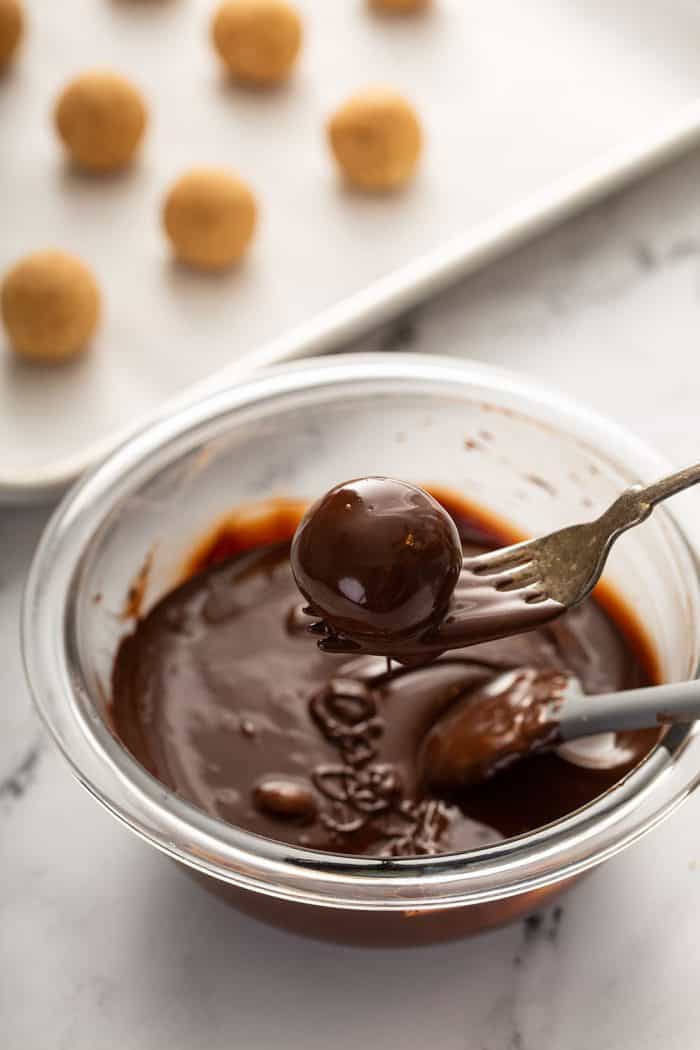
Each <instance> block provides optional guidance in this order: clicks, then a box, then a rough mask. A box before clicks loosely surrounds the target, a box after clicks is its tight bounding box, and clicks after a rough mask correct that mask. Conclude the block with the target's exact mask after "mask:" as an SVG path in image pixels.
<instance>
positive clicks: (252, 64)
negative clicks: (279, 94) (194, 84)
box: [212, 0, 302, 86]
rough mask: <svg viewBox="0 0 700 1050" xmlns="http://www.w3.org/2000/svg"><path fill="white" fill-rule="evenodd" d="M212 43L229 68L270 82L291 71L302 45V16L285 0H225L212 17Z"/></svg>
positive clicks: (241, 75)
mask: <svg viewBox="0 0 700 1050" xmlns="http://www.w3.org/2000/svg"><path fill="white" fill-rule="evenodd" d="M212 37H213V40H214V46H215V47H216V50H217V51H218V52H219V55H220V56H221V58H222V59H223V61H224V62H225V63H226V66H227V67H228V69H229V71H230V72H231V73H232V74H233V75H234V76H235V77H237V78H238V79H239V80H242V81H244V82H245V83H248V84H256V85H263V86H264V85H269V84H277V83H279V82H280V81H282V80H284V79H285V78H286V77H288V76H289V74H290V73H291V71H292V67H293V65H294V63H295V61H296V58H297V55H298V54H299V50H300V48H301V38H302V26H301V19H300V17H299V15H298V14H297V12H296V11H295V9H294V8H293V7H292V6H291V5H290V4H288V3H285V0H226V3H223V4H222V5H221V7H219V9H218V11H217V12H216V14H215V15H214V19H213V21H212Z"/></svg>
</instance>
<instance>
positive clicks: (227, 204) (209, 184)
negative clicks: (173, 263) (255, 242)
mask: <svg viewBox="0 0 700 1050" xmlns="http://www.w3.org/2000/svg"><path fill="white" fill-rule="evenodd" d="M257 214H258V209H257V204H256V202H255V197H254V196H253V194H252V192H251V190H250V189H249V188H248V187H247V186H246V184H245V183H244V182H242V181H241V179H239V178H238V176H236V175H234V174H233V173H232V172H228V171H223V170H221V169H218V168H196V169H194V170H193V171H189V172H187V174H185V175H182V176H181V177H180V178H179V179H178V180H177V182H176V183H175V184H174V185H173V186H172V188H171V189H170V191H169V193H168V195H167V197H166V198H165V206H164V209H163V223H164V225H165V229H166V232H167V234H168V237H169V238H170V241H171V243H172V246H173V249H174V251H175V254H176V256H177V257H178V259H181V260H182V261H183V262H186V263H189V265H190V266H195V267H197V268H198V269H201V270H222V269H224V268H225V267H227V266H231V265H232V264H233V263H235V262H238V260H239V259H240V258H241V256H242V255H243V254H244V253H245V250H246V248H247V247H248V245H249V244H250V240H251V238H252V236H253V232H254V230H255V224H256V221H257Z"/></svg>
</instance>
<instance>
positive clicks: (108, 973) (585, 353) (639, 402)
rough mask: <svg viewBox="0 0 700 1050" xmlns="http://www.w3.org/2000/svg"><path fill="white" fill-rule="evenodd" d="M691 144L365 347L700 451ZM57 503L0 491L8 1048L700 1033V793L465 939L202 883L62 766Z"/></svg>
mask: <svg viewBox="0 0 700 1050" xmlns="http://www.w3.org/2000/svg"><path fill="white" fill-rule="evenodd" d="M699 327H700V152H696V153H694V154H691V155H690V156H688V157H686V158H684V159H682V160H680V161H678V162H676V163H675V164H673V165H671V166H669V167H668V168H667V169H666V170H664V171H662V172H660V173H658V174H656V175H655V176H653V177H650V178H648V179H647V180H645V181H644V182H643V183H641V184H640V185H638V186H636V187H634V188H632V189H630V190H628V191H626V192H624V193H622V194H618V195H617V196H616V197H615V198H613V199H612V200H611V201H608V202H607V203H605V204H603V205H601V206H599V207H597V208H595V209H593V210H591V211H589V212H588V213H587V214H585V215H583V216H581V217H579V218H577V219H575V220H573V221H571V222H569V223H567V224H566V225H564V226H562V227H560V228H559V229H557V230H555V231H553V232H552V233H550V234H548V235H546V236H543V237H540V238H539V239H538V240H537V241H535V242H534V243H532V244H530V245H528V246H526V247H524V248H523V249H521V250H520V251H518V252H517V253H515V254H514V255H512V256H511V257H509V258H508V259H505V260H502V261H500V262H497V263H494V264H492V265H491V266H489V267H488V268H486V269H485V270H483V271H481V272H480V273H478V274H475V275H474V276H473V277H472V278H471V279H469V280H467V281H466V282H464V283H463V284H462V285H460V286H459V287H457V288H455V289H453V290H452V291H450V292H448V293H446V294H445V295H443V296H442V297H441V298H440V299H439V300H437V301H436V302H434V303H432V304H430V305H429V306H426V307H424V308H422V309H421V310H419V311H416V312H415V313H414V314H412V315H411V317H410V318H407V319H406V318H404V319H401V320H400V321H398V322H396V323H395V324H393V325H391V326H387V327H386V328H385V329H384V330H383V331H382V332H379V333H377V335H376V336H374V337H372V338H371V339H369V340H366V341H365V342H364V343H363V344H362V348H378V347H381V348H382V349H385V350H404V349H418V350H423V351H427V352H430V351H435V352H441V353H446V352H449V353H453V354H461V355H464V356H471V357H474V358H477V359H479V360H484V361H490V362H493V363H496V364H498V365H501V366H504V367H509V368H515V369H519V370H522V371H525V372H528V373H529V374H531V375H533V376H535V377H538V378H540V379H542V380H543V381H546V382H548V383H550V384H553V385H557V386H559V387H560V388H562V389H564V390H565V391H568V392H569V393H572V394H574V395H576V396H578V397H580V398H581V399H582V400H584V401H587V402H590V403H591V404H593V405H594V406H596V407H598V408H599V409H601V410H602V411H604V412H607V413H609V414H612V415H614V416H616V417H617V418H618V419H620V420H621V421H622V422H623V423H625V424H627V425H629V426H631V427H632V428H633V429H635V430H637V431H638V432H639V433H640V434H641V435H642V436H644V437H645V438H647V439H648V440H649V441H651V442H652V443H654V444H655V445H656V446H657V447H658V448H659V450H660V451H661V452H663V453H665V454H666V455H667V456H668V457H669V458H670V459H671V460H672V461H673V462H674V463H677V464H679V465H680V464H681V463H683V462H686V461H688V460H692V459H697V458H699V457H698V447H700V442H699V439H698V412H697V405H698V402H699V400H700V368H699V366H698V360H699V358H698V338H697V333H698V329H699ZM47 513H48V512H47V511H41V510H31V511H5V512H3V513H1V514H0V638H1V639H2V643H1V644H2V659H0V697H1V698H2V699H1V701H0V702H1V703H2V711H3V714H2V723H1V724H2V730H3V731H2V733H0V842H1V843H2V856H3V862H2V866H1V867H0V931H2V933H1V934H0V1046H1V1047H2V1050H114V1047H119V1048H120V1050H165V1048H167V1050H192V1048H193V1047H199V1046H203V1047H206V1048H207V1050H224V1048H226V1050H230V1048H231V1047H232V1046H235V1047H240V1048H245V1050H279V1048H280V1047H285V1048H291V1050H296V1048H299V1050H301V1048H303V1050H328V1047H329V1046H332V1047H334V1048H337V1050H358V1048H361V1047H363V1046H371V1047H372V1048H373V1050H395V1048H396V1047H397V1046H400V1047H401V1048H402V1050H424V1048H425V1047H426V1046H433V1047H436V1048H439V1050H590V1048H591V1047H595V1048H596V1050H651V1048H654V1050H657V1048H658V1047H663V1048H664V1050H692V1048H693V1047H695V1046H697V1045H698V1032H699V1031H700V999H699V998H698V996H697V995H696V993H695V985H696V978H697V976H698V967H699V966H700V962H699V961H698V951H697V940H698V936H700V838H699V836H698V832H697V827H698V817H699V816H700V796H698V797H695V798H692V799H691V800H690V801H689V802H688V803H687V804H686V805H685V806H684V807H683V808H682V809H681V810H680V811H679V812H678V813H677V814H676V815H675V816H674V817H673V818H671V819H670V820H669V821H667V822H666V823H665V824H664V825H663V826H662V827H660V828H659V829H657V830H656V831H655V832H654V833H653V834H651V835H649V836H648V837H647V838H646V839H645V840H644V841H643V842H642V843H640V844H639V845H637V846H636V847H634V848H633V849H630V850H628V851H627V852H625V853H624V854H623V855H622V856H620V857H619V858H617V859H615V860H614V861H611V862H610V863H608V864H607V865H606V866H605V867H603V868H601V869H599V870H598V871H597V872H595V873H594V874H592V875H590V876H589V877H587V878H586V879H584V880H583V881H582V882H581V883H580V884H579V885H578V886H577V887H576V888H575V889H574V890H573V891H572V892H570V893H569V894H568V895H567V896H565V897H564V898H562V900H561V902H560V903H558V904H557V905H555V906H554V907H551V908H548V909H547V910H546V911H543V912H542V913H541V914H538V915H535V916H532V917H530V918H529V919H528V920H526V921H525V922H524V923H518V924H515V925H512V926H510V927H507V928H505V929H501V930H496V931H494V932H492V933H489V934H484V935H481V936H479V937H476V938H474V939H473V940H471V941H468V942H463V943H457V944H449V945H443V946H439V947H434V948H426V949H421V950H412V951H390V952H372V951H366V950H360V949H348V948H339V947H334V946H332V945H324V944H314V943H312V942H305V941H303V940H301V939H298V938H296V937H293V936H290V935H286V934H283V933H279V932H276V931H274V930H272V929H268V928H266V927H264V926H262V925H259V924H257V923H255V922H253V921H252V920H249V919H246V918H244V917H242V916H240V915H238V914H236V913H235V912H233V911H232V910H230V909H228V908H227V907H226V906H225V905H223V904H222V903H221V902H220V901H218V900H216V899H214V898H212V897H210V896H209V895H208V894H206V893H205V892H204V891H203V890H201V889H200V888H199V887H197V886H195V885H194V884H193V883H192V882H191V880H190V879H189V878H188V877H187V876H186V875H185V874H184V873H183V872H181V871H179V870H178V869H176V868H175V866H174V865H172V864H168V863H166V862H165V861H164V859H163V858H162V857H161V856H160V855H158V854H157V853H156V852H155V851H154V850H152V849H150V848H149V847H148V846H146V845H145V844H144V843H142V842H141V841H140V840H138V839H137V838H135V837H134V836H132V835H130V834H129V833H128V832H127V831H126V830H125V829H124V828H122V827H121V826H120V825H119V824H117V822H116V821H115V820H114V819H113V818H112V817H111V816H110V815H109V814H108V813H106V812H105V811H103V810H102V809H101V808H100V807H99V806H98V805H97V804H96V803H95V802H94V800H93V799H91V798H90V797H89V796H88V794H87V793H86V792H84V791H83V790H82V789H81V788H80V787H79V786H78V784H77V783H76V782H75V780H74V779H73V778H72V777H71V775H70V773H69V772H68V770H67V767H66V766H65V764H64V763H63V761H62V760H61V758H60V756H59V755H58V754H57V752H56V749H55V748H54V747H53V746H49V744H48V742H47V741H46V740H45V738H44V736H43V734H42V731H41V730H40V728H39V726H38V721H37V719H36V716H35V715H34V713H33V711H32V709H31V706H30V703H29V698H28V695H27V689H26V686H25V684H24V678H23V673H22V668H21V661H20V656H19V638H18V627H17V623H18V615H19V605H20V596H21V589H22V585H23V581H24V577H25V575H26V570H27V567H28V564H29V559H30V556H31V552H32V550H33V548H34V546H35V544H36V541H37V538H38V535H39V532H40V529H41V527H42V525H43V522H44V520H45V518H46V516H47Z"/></svg>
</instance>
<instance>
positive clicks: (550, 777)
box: [113, 501, 658, 856]
mask: <svg viewBox="0 0 700 1050" xmlns="http://www.w3.org/2000/svg"><path fill="white" fill-rule="evenodd" d="M448 509H449V511H450V513H451V515H452V517H453V519H454V520H455V521H456V524H457V527H458V529H459V533H460V535H461V537H462V539H463V542H464V544H465V553H467V554H475V553H478V551H479V550H484V549H489V548H492V547H494V546H498V545H501V544H503V543H504V542H508V541H509V539H510V537H507V536H503V535H501V534H499V533H498V531H497V530H495V529H490V530H489V529H486V530H485V529H484V528H482V527H481V525H480V523H479V521H478V520H476V519H474V518H472V517H469V516H468V515H467V513H466V512H465V510H464V508H462V507H461V506H460V504H459V503H458V502H456V501H454V502H450V504H449V506H448ZM287 510H288V508H287ZM299 516H300V515H299ZM299 516H297V517H296V518H295V517H294V515H293V514H291V512H289V513H287V512H286V516H285V524H284V528H283V529H282V527H281V525H280V517H279V513H278V510H274V512H272V511H271V516H270V519H269V521H267V522H266V519H265V517H264V516H260V515H259V516H258V517H257V518H256V519H255V520H256V526H255V528H251V524H250V520H247V521H246V525H245V528H246V530H247V531H246V539H245V543H243V541H242V539H241V536H242V532H241V529H240V528H238V527H237V526H235V525H231V526H230V527H229V529H228V531H227V530H223V531H220V532H218V533H217V535H216V536H215V537H214V539H213V540H212V541H211V543H210V544H209V545H208V548H207V551H205V552H204V554H203V555H202V556H201V557H200V558H199V560H198V562H197V568H198V569H199V571H197V572H196V573H195V575H194V576H192V578H190V579H188V580H187V581H186V582H185V583H184V584H182V585H181V586H179V587H177V588H176V589H175V590H174V591H172V593H170V594H169V595H167V596H166V597H165V598H164V599H163V600H162V601H160V602H159V603H158V604H157V605H156V606H155V607H154V608H153V609H152V610H151V611H150V612H149V613H148V614H147V615H146V616H145V617H144V618H143V619H142V620H141V621H140V622H139V623H138V624H137V625H136V627H135V629H134V631H133V633H132V634H131V635H129V636H128V637H127V638H125V639H124V641H123V642H122V645H121V647H120V649H119V652H118V654H117V657H116V660H115V665H114V674H113V717H114V724H115V728H116V731H117V733H118V734H119V736H120V738H121V739H122V741H123V742H124V744H125V745H126V746H127V747H128V748H129V749H130V750H131V751H132V753H133V754H134V755H135V757H136V758H137V759H138V760H139V761H140V762H141V763H142V764H143V765H144V766H145V767H146V768H147V769H148V770H150V772H152V773H153V774H154V775H155V776H156V777H158V779H159V780H161V781H162V782H163V783H164V784H166V785H167V786H168V787H169V788H171V789H172V790H174V791H176V792H177V793H178V794H179V795H181V796H182V797H183V798H186V799H188V800H190V801H191V802H193V803H194V804H195V805H197V806H199V807H201V808H202V809H203V810H205V811H207V812H208V813H210V814H213V815H214V816H217V817H220V818H222V819H223V820H226V821H229V822H230V823H232V824H235V825H238V826H240V827H243V828H247V829H248V830H250V831H254V832H257V833H258V834H261V835H265V836H268V837H270V838H273V839H278V840H281V841H286V842H290V843H293V844H302V845H306V846H310V847H313V848H316V849H321V850H332V851H335V852H344V853H355V854H365V855H372V856H391V855H413V854H425V853H439V852H442V853H444V852H450V851H456V850H462V849H468V848H470V847H473V846H479V845H483V844H484V843H487V842H490V841H495V840H497V839H499V838H501V837H503V836H509V835H514V834H519V833H521V832H524V831H527V830H530V829H532V828H535V827H538V826H540V825H542V824H546V823H548V822H549V821H551V820H554V819H556V818H558V817H561V816H563V815H565V814H566V813H569V812H571V811H572V810H574V809H576V808H578V807H579V806H581V805H583V804H584V803H586V802H588V801H590V800H591V799H593V798H595V797H596V796H597V795H599V794H600V793H601V792H603V791H604V790H606V789H607V788H608V787H609V786H611V785H612V784H613V783H615V782H616V781H617V780H618V779H619V778H620V777H621V776H623V775H624V774H625V773H626V772H627V771H628V770H629V769H630V768H632V767H633V766H634V765H635V764H636V763H637V762H638V761H640V760H641V758H642V757H643V756H644V754H645V753H646V752H647V751H648V750H649V749H650V748H651V747H652V746H653V744H654V742H655V741H656V739H657V736H658V734H657V733H656V732H641V731H640V732H635V733H627V734H621V735H620V742H621V744H624V754H625V755H626V756H627V761H626V762H625V764H623V765H619V766H617V767H616V768H615V769H610V770H591V769H584V768H581V767H577V766H574V765H572V764H570V763H568V762H566V761H564V760H563V759H561V758H560V757H558V756H557V755H556V754H545V755H536V756H532V757H530V758H527V759H526V760H525V761H523V762H521V763H519V764H517V765H514V766H513V767H512V768H510V769H507V770H505V771H504V772H502V773H499V775H498V776H496V777H493V778H492V779H489V780H487V781H485V782H483V783H479V784H472V785H469V786H460V785H458V784H455V782H454V779H450V778H447V783H444V782H443V780H442V778H441V777H439V776H433V777H432V778H431V777H426V776H425V775H424V766H423V762H424V758H425V747H426V741H429V740H430V733H431V730H433V727H435V726H436V725H439V722H438V720H439V719H440V718H441V717H443V716H445V717H448V716H447V715H446V712H448V710H449V711H455V712H457V711H458V710H460V708H461V707H462V706H465V705H466V704H467V703H468V697H469V696H472V697H473V698H476V697H477V696H478V691H479V690H482V689H483V688H484V687H485V686H487V684H488V683H489V682H492V681H493V680H494V678H495V677H496V676H498V675H502V674H503V673H504V672H509V671H518V670H521V669H524V668H532V669H535V670H537V671H541V672H545V674H552V673H556V674H559V673H562V674H575V675H576V676H577V677H578V678H579V679H580V681H581V683H582V686H583V688H584V690H585V691H586V692H587V693H591V694H592V693H596V692H598V693H599V692H603V691H608V690H617V689H625V688H633V687H635V686H639V685H644V684H648V683H649V682H650V677H651V675H650V673H649V672H648V671H647V670H646V669H645V661H644V659H640V658H639V657H638V655H637V653H638V652H642V653H644V652H646V651H645V649H644V646H643V645H642V643H641V641H640V639H639V638H636V637H633V636H632V635H631V634H630V633H629V632H630V630H631V628H630V627H629V626H626V627H625V632H626V633H623V630H621V628H620V627H619V626H618V625H617V624H616V622H615V621H613V620H612V619H611V618H610V617H609V616H608V615H607V614H606V613H605V612H604V611H603V609H602V608H601V607H600V606H599V605H598V604H596V602H595V601H592V600H589V601H588V602H586V603H585V604H584V605H583V606H582V607H580V608H579V609H577V610H575V611H573V612H571V613H569V614H568V615H567V617H566V618H565V619H564V620H560V621H558V622H556V623H552V624H550V625H547V626H543V627H541V628H539V629H537V630H534V631H532V632H530V633H529V634H527V635H519V636H515V637H510V638H506V639H503V640H501V641H493V642H488V643H485V644H482V645H477V646H474V647H472V648H469V649H465V650H455V651H452V652H450V653H449V654H447V655H445V656H443V657H440V658H439V659H437V660H436V661H435V662H434V663H432V664H430V665H428V666H421V667H398V668H394V669H393V670H391V671H388V670H387V664H386V660H384V659H382V658H380V657H374V656H367V655H360V656H355V657H348V656H338V655H336V656H330V655H326V654H323V653H321V652H319V651H318V649H317V647H316V645H315V639H314V636H313V635H310V634H309V632H308V629H307V625H308V622H309V621H308V618H307V617H306V616H305V615H304V614H303V612H302V607H301V603H300V602H299V595H298V591H297V589H296V586H295V583H294V579H293V576H292V572H291V568H290V563H289V542H288V541H287V542H279V540H280V533H282V534H283V535H285V534H286V536H287V537H288V538H291V535H292V533H293V531H294V527H295V525H296V524H297V522H298V520H299ZM270 540H273V541H274V542H272V543H270ZM245 546H247V547H249V548H253V549H248V550H242V548H243V547H245ZM228 551H235V552H237V553H236V554H235V556H234V557H232V558H230V559H228V560H224V561H221V560H220V559H221V558H222V557H223V556H225V554H226V553H227V552H228ZM212 562H215V563H214V564H212ZM647 656H648V654H647ZM646 663H647V666H649V667H651V666H652V661H651V660H648V659H647V661H646ZM455 705H459V706H455ZM433 732H434V733H437V730H433ZM437 781H440V783H437Z"/></svg>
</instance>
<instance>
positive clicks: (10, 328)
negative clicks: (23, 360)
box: [0, 251, 100, 361]
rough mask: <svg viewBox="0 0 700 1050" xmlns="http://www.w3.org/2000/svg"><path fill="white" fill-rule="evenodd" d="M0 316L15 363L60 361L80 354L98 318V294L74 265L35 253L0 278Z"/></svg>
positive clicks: (61, 256)
mask: <svg viewBox="0 0 700 1050" xmlns="http://www.w3.org/2000/svg"><path fill="white" fill-rule="evenodd" d="M0 313H1V314H2V319H3V321H4V322H5V327H6V329H7V334H8V335H9V337H10V344H11V346H12V348H13V350H14V351H15V352H16V353H17V354H19V355H20V356H21V357H27V358H32V359H34V360H39V361H62V360H64V359H65V358H68V357H72V356H73V355H74V354H77V353H79V352H80V351H81V350H84V349H85V346H86V344H87V342H88V340H89V339H90V337H91V336H92V334H93V332H94V331H95V328H96V327H97V321H98V318H99V314H100V293H99V289H98V287H97V283H96V281H95V278H94V277H93V275H92V273H91V272H90V270H89V269H88V267H87V266H86V265H85V263H83V262H81V261H80V259H76V258H75V256H73V255H67V254H66V253H65V252H59V251H43V252H35V253H34V254H33V255H28V256H27V257H26V258H25V259H22V260H20V262H18V263H16V265H15V266H13V268H12V269H11V270H10V271H9V273H8V274H7V275H6V276H5V280H4V281H3V285H2V292H1V293H0Z"/></svg>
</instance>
